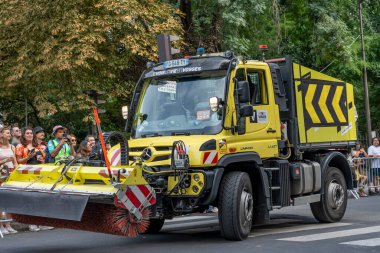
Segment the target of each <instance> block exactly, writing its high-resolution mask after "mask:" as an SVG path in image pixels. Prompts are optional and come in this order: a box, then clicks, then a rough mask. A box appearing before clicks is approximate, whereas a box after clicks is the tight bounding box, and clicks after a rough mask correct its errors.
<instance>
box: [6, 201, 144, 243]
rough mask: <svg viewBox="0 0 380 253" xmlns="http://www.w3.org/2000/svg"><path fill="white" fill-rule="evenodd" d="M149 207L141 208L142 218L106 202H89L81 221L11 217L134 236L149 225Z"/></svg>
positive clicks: (20, 220) (22, 221)
mask: <svg viewBox="0 0 380 253" xmlns="http://www.w3.org/2000/svg"><path fill="white" fill-rule="evenodd" d="M149 216H150V209H149V208H145V209H144V210H142V219H141V220H138V219H136V217H135V216H134V215H133V214H131V213H130V212H129V211H128V210H125V209H123V208H120V207H116V206H113V205H107V204H99V203H89V204H88V205H87V206H86V209H85V210H84V213H83V216H82V220H81V221H72V220H62V219H53V218H46V217H38V216H30V215H22V214H13V216H12V218H13V219H14V220H16V221H17V222H20V223H24V224H35V225H43V226H52V227H58V228H68V229H75V230H84V231H91V232H97V233H106V234H113V235H121V236H127V237H136V236H138V235H139V234H142V233H144V232H145V231H146V230H147V229H148V227H149Z"/></svg>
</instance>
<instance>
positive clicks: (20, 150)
mask: <svg viewBox="0 0 380 253" xmlns="http://www.w3.org/2000/svg"><path fill="white" fill-rule="evenodd" d="M21 132H22V134H21V143H20V144H18V145H17V147H16V152H15V153H16V158H17V162H18V163H19V164H40V163H44V162H45V153H44V150H43V148H42V147H40V146H39V145H37V144H36V143H35V142H34V141H33V140H34V134H33V129H32V128H30V127H24V128H23V129H22V131H21Z"/></svg>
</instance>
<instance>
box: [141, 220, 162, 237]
mask: <svg viewBox="0 0 380 253" xmlns="http://www.w3.org/2000/svg"><path fill="white" fill-rule="evenodd" d="M164 223H165V219H151V220H149V227H148V229H147V230H146V231H145V232H144V234H157V233H159V232H160V231H161V228H162V227H163V226H164Z"/></svg>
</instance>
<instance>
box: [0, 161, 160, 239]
mask: <svg viewBox="0 0 380 253" xmlns="http://www.w3.org/2000/svg"><path fill="white" fill-rule="evenodd" d="M67 164H69V163H67ZM67 164H62V165H53V164H46V165H21V166H19V167H18V168H16V169H15V170H14V171H13V172H12V174H11V175H10V176H9V178H8V179H7V181H6V182H5V183H4V184H3V185H2V186H1V187H0V209H2V210H4V211H6V212H9V213H12V214H13V218H14V219H15V220H16V221H19V222H22V223H26V224H40V225H48V226H54V227H61V228H70V229H78V230H86V231H93V232H100V233H107V234H114V235H123V236H128V237H135V236H137V235H138V234H140V233H143V232H144V231H145V230H146V229H147V228H148V226H149V218H150V206H151V205H154V204H155V202H156V194H155V191H154V189H153V188H152V187H151V186H150V185H149V184H148V183H147V182H146V181H145V179H144V177H143V176H142V168H141V167H140V166H139V165H134V166H117V167H116V166H115V167H111V168H110V171H111V177H109V175H108V171H107V169H106V168H105V167H92V166H87V165H86V164H82V163H78V162H75V161H74V162H71V163H70V164H69V165H68V166H67ZM110 178H112V180H113V182H112V183H110V180H111V179H110Z"/></svg>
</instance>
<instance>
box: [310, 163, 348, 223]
mask: <svg viewBox="0 0 380 253" xmlns="http://www.w3.org/2000/svg"><path fill="white" fill-rule="evenodd" d="M323 187H324V194H323V195H322V196H321V201H320V202H316V203H311V204H310V207H311V212H312V213H313V215H314V217H315V218H316V219H317V220H318V221H320V222H326V223H331V222H337V221H340V220H341V219H342V218H343V216H344V213H345V212H346V207H347V185H346V180H345V179H344V175H343V173H342V172H341V171H340V170H339V169H337V168H335V167H330V168H328V170H327V174H326V177H325V179H324V182H323Z"/></svg>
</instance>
